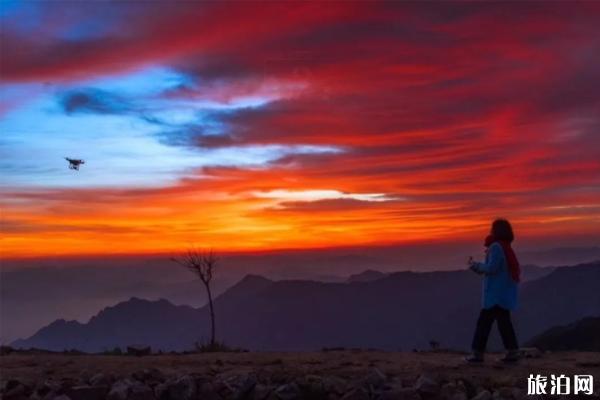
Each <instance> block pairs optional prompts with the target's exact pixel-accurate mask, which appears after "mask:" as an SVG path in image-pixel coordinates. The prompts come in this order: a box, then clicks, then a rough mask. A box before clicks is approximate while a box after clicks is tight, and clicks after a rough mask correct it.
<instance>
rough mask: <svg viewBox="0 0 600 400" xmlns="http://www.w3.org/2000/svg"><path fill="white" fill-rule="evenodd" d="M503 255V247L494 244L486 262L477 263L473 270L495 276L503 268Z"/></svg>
mask: <svg viewBox="0 0 600 400" xmlns="http://www.w3.org/2000/svg"><path fill="white" fill-rule="evenodd" d="M503 253H504V252H503V251H502V247H501V246H500V245H499V244H492V245H491V246H490V249H489V253H488V257H487V259H486V260H485V262H475V263H473V265H472V267H471V268H472V269H473V270H474V271H476V272H481V273H484V274H486V275H493V274H495V273H496V272H498V270H499V269H500V267H502V262H503V260H504V254H503Z"/></svg>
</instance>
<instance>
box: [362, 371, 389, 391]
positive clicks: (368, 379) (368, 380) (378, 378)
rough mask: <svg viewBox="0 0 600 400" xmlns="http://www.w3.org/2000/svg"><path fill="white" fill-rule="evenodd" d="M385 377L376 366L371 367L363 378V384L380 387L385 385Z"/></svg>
mask: <svg viewBox="0 0 600 400" xmlns="http://www.w3.org/2000/svg"><path fill="white" fill-rule="evenodd" d="M386 379H387V377H386V376H385V374H384V373H383V372H381V371H380V370H379V369H377V368H371V370H370V371H369V373H368V374H367V376H365V378H364V379H363V382H362V383H363V384H364V385H365V386H367V387H370V388H381V387H382V386H383V385H385V381H386Z"/></svg>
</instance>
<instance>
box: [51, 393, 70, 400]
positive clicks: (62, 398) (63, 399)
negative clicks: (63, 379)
mask: <svg viewBox="0 0 600 400" xmlns="http://www.w3.org/2000/svg"><path fill="white" fill-rule="evenodd" d="M53 400H71V399H70V398H69V396H67V395H66V394H61V395H60V396H56V397H55V398H54V399H53Z"/></svg>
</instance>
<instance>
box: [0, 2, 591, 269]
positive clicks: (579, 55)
mask: <svg viewBox="0 0 600 400" xmlns="http://www.w3.org/2000/svg"><path fill="white" fill-rule="evenodd" d="M58 4H61V6H57V2H35V1H16V2H13V1H5V0H2V1H0V35H1V36H0V207H1V236H0V248H1V250H2V255H3V257H8V258H22V257H48V256H63V255H64V256H67V255H85V254H94V255H98V254H100V255H102V254H114V253H132V254H138V253H160V252H173V251H177V250H178V249H182V248H185V247H188V246H190V245H192V244H193V245H195V246H199V247H211V248H214V249H218V250H221V251H232V252H236V251H268V250H275V249H305V248H321V247H334V248H335V247H344V246H371V245H387V244H403V245H406V244H411V243H415V244H416V243H421V244H422V243H443V244H448V243H452V242H453V241H468V240H474V241H480V240H481V238H482V237H483V235H485V233H486V232H487V230H488V226H489V223H490V221H491V220H492V219H493V218H495V217H497V216H503V217H506V218H509V219H510V220H511V221H512V222H513V224H514V226H515V231H516V233H517V239H518V240H521V241H522V242H527V241H529V242H530V243H542V244H544V245H546V246H547V247H548V246H565V245H581V244H585V245H590V244H593V245H597V244H599V239H598V238H600V73H599V72H598V71H600V28H599V24H598V21H599V20H600V5H599V4H598V3H597V2H568V3H567V2H551V3H548V2H545V3H542V2H520V3H514V2H505V3H494V2H485V3H481V2H476V3H450V2H440V3H432V2H422V3H420V2H414V3H413V2H380V3H374V2H364V3H363V2H350V3H346V2H324V3H319V2H301V3H295V2H281V3H277V2H266V3H253V2H193V1H187V2H166V1H153V2H116V1H115V2H75V1H73V2H66V1H65V2H62V3H58ZM64 157H71V158H81V159H84V160H85V162H86V163H85V164H84V165H83V166H82V167H81V169H80V170H79V171H73V170H69V169H68V168H67V162H66V161H65V160H64ZM518 240H517V241H518Z"/></svg>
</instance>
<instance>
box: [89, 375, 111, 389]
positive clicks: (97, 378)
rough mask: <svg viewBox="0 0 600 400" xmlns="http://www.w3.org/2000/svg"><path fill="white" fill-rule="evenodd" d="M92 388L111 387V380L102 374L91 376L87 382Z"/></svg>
mask: <svg viewBox="0 0 600 400" xmlns="http://www.w3.org/2000/svg"><path fill="white" fill-rule="evenodd" d="M89 382H90V385H92V386H110V385H112V379H111V378H110V377H109V376H108V375H106V374H103V373H102V372H100V373H97V374H95V375H92V377H91V378H90V380H89Z"/></svg>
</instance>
